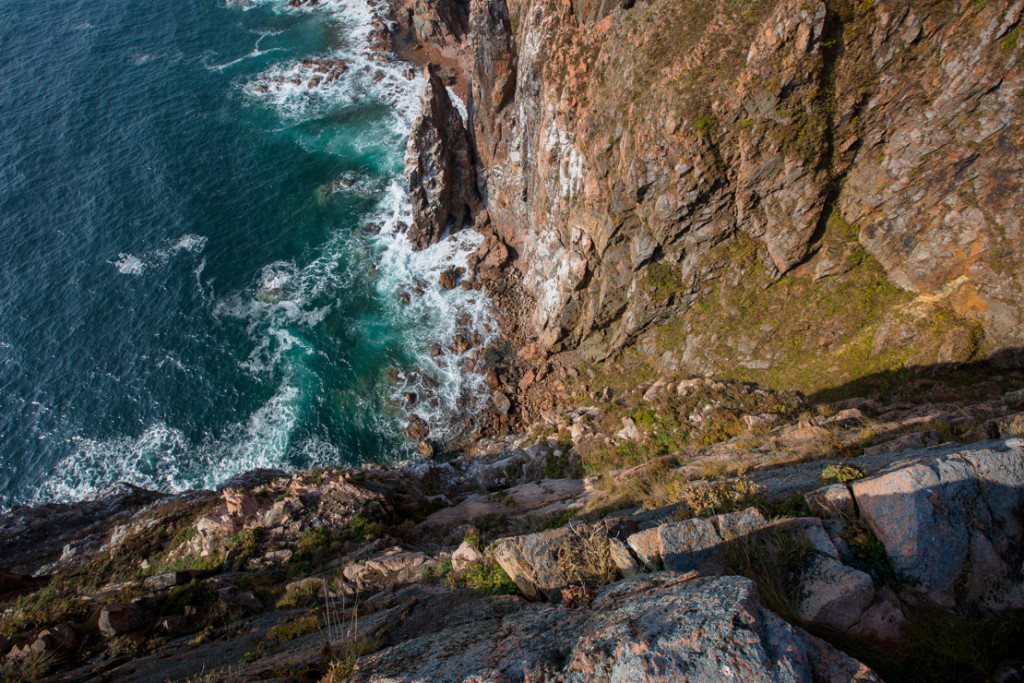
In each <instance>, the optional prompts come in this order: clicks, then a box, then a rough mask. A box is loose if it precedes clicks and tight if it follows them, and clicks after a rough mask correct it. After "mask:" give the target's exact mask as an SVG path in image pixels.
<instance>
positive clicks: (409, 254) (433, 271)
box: [374, 181, 498, 442]
mask: <svg viewBox="0 0 1024 683" xmlns="http://www.w3.org/2000/svg"><path fill="white" fill-rule="evenodd" d="M384 205H385V207H386V209H385V211H384V212H382V214H381V215H380V218H381V219H382V221H381V222H382V224H383V227H382V229H381V231H380V233H379V234H378V235H377V236H376V238H375V239H374V242H375V247H376V249H377V250H378V251H379V253H380V271H379V272H380V277H379V278H378V280H377V291H378V293H379V298H380V300H381V301H382V302H383V303H384V306H385V307H386V308H387V312H388V315H389V317H390V318H391V319H392V320H394V321H396V324H397V326H398V327H399V328H400V329H402V330H403V331H404V332H405V334H406V335H407V338H408V340H409V342H410V343H409V345H408V347H407V351H408V352H409V353H410V355H412V357H413V359H414V363H415V366H416V369H415V370H413V371H411V372H409V373H405V375H404V376H403V377H400V380H403V381H399V382H397V383H395V384H394V385H392V390H391V392H390V396H389V398H390V399H391V401H392V402H394V403H401V402H403V401H404V394H405V393H406V392H408V391H412V392H413V393H416V394H417V396H418V397H419V398H423V399H425V398H428V397H430V396H431V395H436V396H437V398H438V399H439V405H438V406H437V407H432V406H430V404H429V403H428V402H426V401H423V400H419V401H418V402H417V404H416V405H415V406H413V407H412V409H411V412H412V413H414V414H416V415H418V416H419V417H421V418H423V419H424V420H425V421H426V422H427V424H428V426H429V427H430V434H431V438H433V439H435V440H438V441H442V442H443V441H446V440H448V439H451V438H453V437H455V436H457V435H458V434H459V432H460V430H461V429H462V426H461V422H460V420H459V419H458V417H459V415H460V414H463V415H466V414H470V415H471V414H473V413H476V412H478V411H479V410H480V409H481V408H482V407H483V405H484V404H485V403H486V400H487V396H488V392H487V385H486V382H485V380H484V377H483V376H482V375H481V374H479V373H478V372H474V371H467V370H466V369H465V368H464V367H463V362H464V361H469V360H471V359H470V356H471V354H472V352H473V349H470V350H468V351H466V352H463V353H458V352H457V351H455V350H453V349H452V348H450V347H451V343H452V338H453V337H454V336H455V334H457V333H462V334H464V335H471V334H474V333H475V334H478V335H480V338H481V344H480V345H479V346H477V347H474V348H480V347H483V346H486V345H487V344H489V343H490V342H492V341H494V339H495V338H496V337H497V335H498V326H497V323H496V318H495V316H494V313H493V309H492V306H491V303H490V301H489V300H488V299H487V297H486V296H484V294H483V293H482V292H480V291H474V290H468V291H467V290H463V289H462V288H461V287H456V288H455V289H452V290H447V291H446V290H443V289H441V288H440V286H438V281H439V279H440V275H441V272H442V271H443V270H445V269H446V268H448V267H449V266H453V265H454V266H462V267H465V266H466V258H467V257H468V255H469V254H471V253H472V252H474V251H475V250H476V248H477V247H478V246H479V244H480V242H482V241H483V236H482V235H480V234H479V233H477V232H475V231H473V230H463V231H461V232H457V233H455V235H453V236H451V237H449V238H448V239H445V240H443V241H441V242H439V243H437V244H435V245H433V246H431V247H430V248H428V249H424V250H421V251H416V250H414V249H413V248H412V245H411V244H410V242H409V240H408V239H407V237H406V236H405V234H404V233H403V231H402V226H403V225H408V224H409V223H410V222H411V219H412V211H411V207H410V205H409V202H408V197H407V193H406V191H405V188H404V186H403V185H402V184H401V183H399V182H398V181H395V182H393V183H392V185H391V187H390V188H389V191H388V193H387V196H386V197H385V200H384ZM417 282H420V283H424V284H426V286H425V287H422V293H421V294H420V293H419V292H418V291H417V292H413V293H411V294H410V296H409V301H408V303H403V302H402V299H401V298H400V297H401V294H402V292H403V291H406V292H408V291H409V289H410V285H411V284H414V283H417ZM466 316H468V318H469V324H468V325H465V326H462V325H460V324H459V319H460V318H465V317H466ZM485 325H486V327H485ZM487 328H489V330H490V331H488V329H487ZM435 347H440V349H441V354H440V356H437V357H435V356H434V355H433V350H432V349H434V348H435ZM424 376H427V377H429V378H430V379H432V380H434V381H436V382H437V383H438V386H437V388H436V389H435V388H433V387H431V386H430V384H432V383H431V382H430V379H427V380H424V379H423V377H424Z"/></svg>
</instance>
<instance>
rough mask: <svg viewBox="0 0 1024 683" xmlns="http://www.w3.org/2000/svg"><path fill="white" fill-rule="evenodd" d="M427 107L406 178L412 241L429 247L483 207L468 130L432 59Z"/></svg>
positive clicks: (416, 126) (412, 140) (415, 131)
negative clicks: (410, 213) (411, 219)
mask: <svg viewBox="0 0 1024 683" xmlns="http://www.w3.org/2000/svg"><path fill="white" fill-rule="evenodd" d="M423 75H424V83H423V94H422V97H421V102H422V107H423V110H422V112H421V113H420V115H419V116H418V117H417V118H416V121H415V122H414V123H413V126H412V131H411V132H410V134H409V144H408V146H407V147H406V150H405V180H406V183H408V185H409V197H410V201H411V202H412V207H413V225H412V226H411V227H410V228H409V232H408V235H409V240H410V241H411V242H412V244H413V246H414V247H415V248H416V249H425V248H426V247H429V246H430V245H431V244H434V243H435V242H437V241H438V240H440V239H441V238H442V237H444V235H445V231H446V230H448V229H449V228H450V229H451V230H453V231H454V230H459V229H461V228H462V227H463V225H464V224H465V223H466V222H467V221H468V220H471V219H472V217H473V215H474V214H475V213H476V211H477V210H478V209H479V207H480V197H479V193H478V190H477V184H476V169H475V166H474V162H473V152H472V147H471V145H470V139H469V133H468V131H467V130H466V126H465V124H464V123H463V121H462V116H461V115H460V114H459V111H458V110H457V109H456V108H455V105H454V104H452V101H451V98H450V97H449V95H448V90H447V89H446V88H445V85H444V83H443V82H442V81H441V76H440V72H439V70H438V68H437V67H436V66H434V65H432V64H429V65H427V66H426V67H425V68H424V70H423Z"/></svg>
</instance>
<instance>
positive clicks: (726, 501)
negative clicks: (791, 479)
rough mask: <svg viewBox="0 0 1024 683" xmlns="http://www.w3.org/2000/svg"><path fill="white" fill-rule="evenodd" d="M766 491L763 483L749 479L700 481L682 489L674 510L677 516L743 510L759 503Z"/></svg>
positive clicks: (697, 515)
mask: <svg viewBox="0 0 1024 683" xmlns="http://www.w3.org/2000/svg"><path fill="white" fill-rule="evenodd" d="M766 491H767V489H766V488H765V487H764V486H761V485H760V484H755V483H754V482H752V481H750V480H748V479H729V480H726V481H716V482H701V483H695V484H690V485H689V486H686V487H684V488H683V490H682V492H681V494H680V497H679V502H681V503H682V507H681V508H680V509H679V511H678V512H677V513H676V517H677V518H679V519H689V518H691V517H710V516H712V515H719V514H722V513H725V512H733V511H735V510H742V509H744V508H748V507H750V506H751V505H754V504H755V503H757V502H759V501H760V500H761V496H762V495H763V494H764V493H765V492H766Z"/></svg>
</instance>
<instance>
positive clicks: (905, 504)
mask: <svg viewBox="0 0 1024 683" xmlns="http://www.w3.org/2000/svg"><path fill="white" fill-rule="evenodd" d="M849 489H850V492H851V494H852V498H853V500H854V502H855V504H856V509H857V511H858V514H859V517H860V519H862V520H863V521H864V522H865V523H866V524H867V525H868V526H869V527H870V528H871V530H872V531H873V532H874V534H875V535H876V536H877V537H878V539H879V540H880V541H881V542H882V544H883V545H884V546H885V551H886V554H887V555H888V557H889V559H890V561H891V562H892V566H893V569H894V570H895V571H896V572H897V574H898V575H899V577H900V578H901V579H902V580H903V581H904V582H906V583H907V584H908V585H909V586H912V587H913V588H915V589H917V590H919V591H921V592H922V593H923V594H925V595H927V596H928V598H929V600H931V601H933V602H935V603H937V604H939V605H943V606H945V607H954V606H957V605H959V606H960V607H961V608H963V607H967V606H970V607H981V608H985V609H989V610H993V609H995V610H999V609H1004V610H1005V609H1022V608H1024V575H1022V573H1021V571H1022V570H1021V559H1022V557H1024V526H1022V520H1021V516H1020V515H1021V511H1022V510H1024V447H1022V446H1021V445H1020V443H1019V442H1011V443H1010V444H1006V445H1004V446H1002V447H995V448H981V449H956V450H952V451H947V452H946V453H944V454H939V455H931V456H926V457H922V458H921V459H919V460H918V461H916V462H911V463H910V464H906V463H905V464H902V465H901V466H900V467H899V468H898V469H895V470H894V471H892V472H888V473H884V474H879V475H876V476H873V477H869V478H866V479H861V480H858V481H855V482H853V483H852V484H850V486H849ZM812 495H813V494H812Z"/></svg>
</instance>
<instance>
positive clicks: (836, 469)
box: [821, 463, 864, 484]
mask: <svg viewBox="0 0 1024 683" xmlns="http://www.w3.org/2000/svg"><path fill="white" fill-rule="evenodd" d="M863 478H864V471H863V470H862V469H860V468H859V467H854V466H853V465H847V464H846V463H839V464H838V465H829V466H828V467H826V468H825V469H824V470H823V471H822V473H821V481H822V482H823V483H825V484H846V483H849V482H851V481H856V480H858V479H863Z"/></svg>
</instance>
